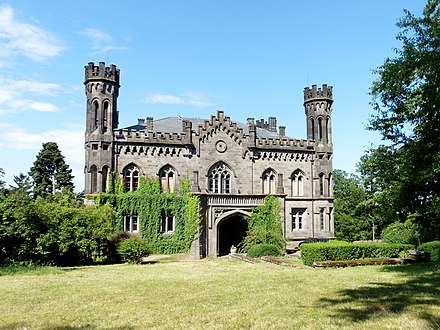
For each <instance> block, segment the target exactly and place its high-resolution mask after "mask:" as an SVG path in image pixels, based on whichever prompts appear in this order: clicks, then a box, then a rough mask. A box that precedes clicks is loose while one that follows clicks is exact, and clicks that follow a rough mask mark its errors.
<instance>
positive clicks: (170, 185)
mask: <svg viewBox="0 0 440 330" xmlns="http://www.w3.org/2000/svg"><path fill="white" fill-rule="evenodd" d="M159 178H160V185H161V187H162V191H163V192H170V193H172V192H174V190H175V188H176V171H175V170H174V169H173V168H172V167H171V166H164V167H162V168H161V169H160V171H159Z"/></svg>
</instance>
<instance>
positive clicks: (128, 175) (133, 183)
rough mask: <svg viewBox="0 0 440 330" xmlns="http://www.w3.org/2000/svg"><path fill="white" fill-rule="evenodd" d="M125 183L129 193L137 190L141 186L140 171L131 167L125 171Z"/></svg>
mask: <svg viewBox="0 0 440 330" xmlns="http://www.w3.org/2000/svg"><path fill="white" fill-rule="evenodd" d="M123 173H124V183H125V189H127V191H131V190H136V189H137V188H138V186H139V170H138V168H137V167H136V166H134V165H130V166H128V167H127V168H125V170H124V172H123Z"/></svg>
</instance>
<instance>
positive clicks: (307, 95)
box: [304, 84, 333, 102]
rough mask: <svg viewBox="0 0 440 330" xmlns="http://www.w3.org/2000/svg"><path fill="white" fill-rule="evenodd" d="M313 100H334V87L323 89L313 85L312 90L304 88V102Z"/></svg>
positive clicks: (323, 87) (323, 86)
mask: <svg viewBox="0 0 440 330" xmlns="http://www.w3.org/2000/svg"><path fill="white" fill-rule="evenodd" d="M312 99H330V100H333V87H332V86H327V85H326V84H324V85H322V89H321V88H318V87H317V86H316V85H312V88H309V87H306V88H304V102H306V101H310V100H312Z"/></svg>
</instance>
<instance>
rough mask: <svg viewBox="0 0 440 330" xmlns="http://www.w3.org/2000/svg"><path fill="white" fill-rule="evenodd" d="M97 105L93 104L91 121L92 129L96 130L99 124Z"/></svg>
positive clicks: (96, 103) (95, 102)
mask: <svg viewBox="0 0 440 330" xmlns="http://www.w3.org/2000/svg"><path fill="white" fill-rule="evenodd" d="M98 112H99V104H98V101H94V102H93V121H94V127H93V129H96V128H97V127H98V123H99V113H98Z"/></svg>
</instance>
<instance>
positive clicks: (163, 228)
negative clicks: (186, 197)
mask: <svg viewBox="0 0 440 330" xmlns="http://www.w3.org/2000/svg"><path fill="white" fill-rule="evenodd" d="M160 232H161V233H162V234H166V233H174V216H173V215H172V214H169V213H166V212H165V211H162V216H161V221H160Z"/></svg>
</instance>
